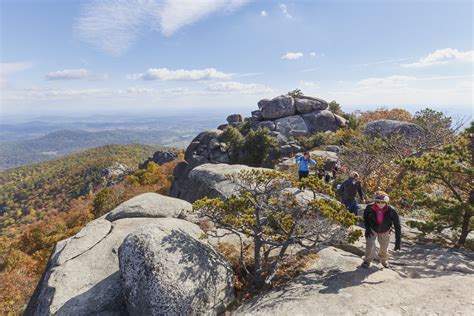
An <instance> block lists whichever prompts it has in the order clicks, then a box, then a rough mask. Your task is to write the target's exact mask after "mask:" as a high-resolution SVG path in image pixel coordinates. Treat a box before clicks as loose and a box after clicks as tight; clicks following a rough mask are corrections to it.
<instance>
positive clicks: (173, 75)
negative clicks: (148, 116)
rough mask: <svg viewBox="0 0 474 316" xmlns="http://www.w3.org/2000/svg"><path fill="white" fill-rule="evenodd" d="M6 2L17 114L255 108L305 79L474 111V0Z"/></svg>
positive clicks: (405, 103) (6, 52)
mask: <svg viewBox="0 0 474 316" xmlns="http://www.w3.org/2000/svg"><path fill="white" fill-rule="evenodd" d="M0 3H1V43H0V44H1V49H0V53H1V54H0V62H1V71H0V84H1V91H2V93H1V96H0V101H1V111H2V115H4V116H5V117H6V116H34V115H40V114H61V115H64V114H71V115H77V114H85V115H88V114H95V113H116V112H122V113H124V112H130V113H132V112H133V113H156V114H175V113H180V112H186V111H189V110H190V109H193V110H200V109H203V110H219V111H222V112H227V113H229V112H235V111H241V112H244V113H246V112H248V111H249V110H251V109H255V108H256V103H257V101H258V100H259V99H262V98H271V97H273V96H276V95H279V94H283V93H286V92H287V91H289V90H292V89H295V88H300V89H302V90H303V92H304V93H305V94H307V95H314V96H318V97H321V98H323V99H326V100H328V101H330V100H337V101H338V102H340V103H341V105H342V106H343V109H345V110H347V111H352V110H355V109H361V110H365V109H373V108H376V107H378V106H388V107H395V106H398V107H404V108H406V109H408V110H410V111H415V110H417V109H420V108H423V107H426V106H429V107H433V108H436V109H440V110H447V111H449V112H450V113H459V114H464V115H472V112H473V103H474V102H473V82H474V79H473V73H474V72H473V65H474V63H473V58H474V57H473V56H474V52H473V34H472V33H473V4H472V1H461V0H458V1H456V0H451V1H447V0H446V1H408V0H406V1H404V0H400V1H383V0H379V1H375V0H374V1H356V0H353V1H351V0H346V1H329V0H327V1H318V0H314V1H309V0H307V1H245V0H175V1H171V0H128V1H124V0H102V1H95V0H93V1H73V0H61V1H60V0H57V1H52V0H49V1H46V0H36V1H33V0H29V1H26V0H15V1H13V0H0Z"/></svg>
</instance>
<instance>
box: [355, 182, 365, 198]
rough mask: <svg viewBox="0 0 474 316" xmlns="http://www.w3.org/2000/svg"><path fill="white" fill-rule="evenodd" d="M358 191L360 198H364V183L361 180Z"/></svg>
mask: <svg viewBox="0 0 474 316" xmlns="http://www.w3.org/2000/svg"><path fill="white" fill-rule="evenodd" d="M357 192H358V193H359V196H360V199H361V200H362V201H363V200H364V192H362V185H361V184H360V182H357Z"/></svg>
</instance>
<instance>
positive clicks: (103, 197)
mask: <svg viewBox="0 0 474 316" xmlns="http://www.w3.org/2000/svg"><path fill="white" fill-rule="evenodd" d="M120 203H121V199H120V196H119V195H118V194H117V193H116V192H115V191H114V190H113V189H112V188H105V189H102V190H101V191H100V192H99V193H97V195H96V196H95V198H94V202H93V203H92V213H93V214H94V216H95V218H98V217H101V216H102V215H104V214H105V213H107V212H110V211H111V210H113V209H114V208H115V207H116V206H118V205H119V204H120Z"/></svg>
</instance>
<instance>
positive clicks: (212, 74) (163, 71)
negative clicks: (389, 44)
mask: <svg viewBox="0 0 474 316" xmlns="http://www.w3.org/2000/svg"><path fill="white" fill-rule="evenodd" d="M230 77H231V74H228V73H224V72H221V71H218V70H217V69H215V68H206V69H196V70H186V69H177V70H170V69H167V68H150V69H148V70H147V71H146V72H145V73H140V74H132V75H128V76H127V78H129V79H133V80H138V79H141V80H176V81H199V80H216V79H217V80H227V79H230Z"/></svg>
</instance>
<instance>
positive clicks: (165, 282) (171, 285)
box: [119, 225, 234, 315]
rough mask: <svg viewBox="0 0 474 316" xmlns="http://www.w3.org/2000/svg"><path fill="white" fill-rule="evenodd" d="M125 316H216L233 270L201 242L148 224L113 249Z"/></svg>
mask: <svg viewBox="0 0 474 316" xmlns="http://www.w3.org/2000/svg"><path fill="white" fill-rule="evenodd" d="M119 264H120V271H121V275H122V287H123V291H124V295H125V300H126V302H127V310H128V312H129V313H130V314H131V315H218V314H220V313H223V312H224V310H225V308H226V306H227V305H228V304H229V303H230V302H231V301H232V300H233V298H234V291H233V278H234V276H233V271H232V268H231V267H230V265H229V264H228V263H227V262H226V261H225V259H224V258H223V257H222V255H220V254H218V253H217V252H216V251H215V250H214V249H213V248H212V247H211V246H209V245H208V244H207V243H205V242H202V241H200V240H198V239H196V238H195V237H193V236H191V235H189V234H187V233H185V232H183V231H180V230H173V231H172V232H171V233H166V232H164V231H163V230H162V229H161V228H160V227H159V226H155V225H148V226H147V227H146V228H144V229H140V230H139V231H137V232H134V233H131V234H130V235H128V236H127V238H125V240H124V242H123V243H122V246H120V249H119Z"/></svg>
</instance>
